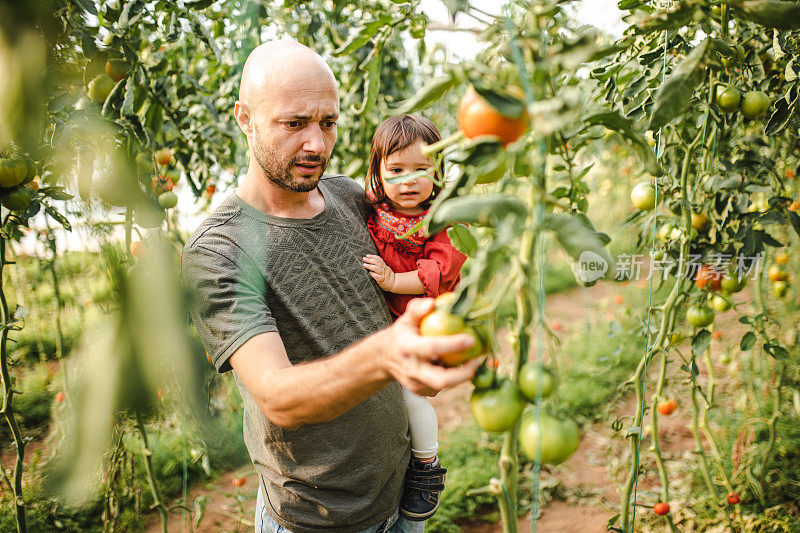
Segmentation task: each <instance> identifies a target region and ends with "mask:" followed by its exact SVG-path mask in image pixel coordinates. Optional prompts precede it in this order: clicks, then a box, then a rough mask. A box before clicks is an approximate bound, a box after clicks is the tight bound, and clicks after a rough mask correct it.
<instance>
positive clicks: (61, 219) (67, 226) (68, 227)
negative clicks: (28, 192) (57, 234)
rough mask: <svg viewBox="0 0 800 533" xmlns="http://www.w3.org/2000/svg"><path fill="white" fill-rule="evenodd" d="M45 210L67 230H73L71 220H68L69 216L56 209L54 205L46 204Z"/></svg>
mask: <svg viewBox="0 0 800 533" xmlns="http://www.w3.org/2000/svg"><path fill="white" fill-rule="evenodd" d="M44 210H45V212H46V213H47V214H48V215H50V216H51V217H52V218H53V220H55V221H56V222H58V223H59V224H61V225H62V226H63V227H64V229H65V230H67V231H72V225H71V224H70V223H69V220H67V217H65V216H64V215H62V214H61V213H59V212H58V211H56V210H55V208H53V206H50V205H46V206H44Z"/></svg>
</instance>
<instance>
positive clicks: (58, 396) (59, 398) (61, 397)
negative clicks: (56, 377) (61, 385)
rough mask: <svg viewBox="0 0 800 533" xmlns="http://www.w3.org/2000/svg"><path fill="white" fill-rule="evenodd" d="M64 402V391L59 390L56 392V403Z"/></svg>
mask: <svg viewBox="0 0 800 533" xmlns="http://www.w3.org/2000/svg"><path fill="white" fill-rule="evenodd" d="M63 402H64V393H63V392H62V391H58V392H57V393H56V403H57V404H60V403H63Z"/></svg>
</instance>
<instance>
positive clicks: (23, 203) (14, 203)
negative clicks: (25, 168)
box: [0, 185, 33, 212]
mask: <svg viewBox="0 0 800 533" xmlns="http://www.w3.org/2000/svg"><path fill="white" fill-rule="evenodd" d="M31 200H33V193H32V192H31V190H30V189H29V188H27V187H25V186H23V185H17V186H16V187H12V188H10V189H8V190H6V191H4V194H3V196H2V198H0V203H2V204H3V207H5V208H6V209H10V210H11V211H17V212H21V211H25V210H26V209H27V208H28V205H30V203H31Z"/></svg>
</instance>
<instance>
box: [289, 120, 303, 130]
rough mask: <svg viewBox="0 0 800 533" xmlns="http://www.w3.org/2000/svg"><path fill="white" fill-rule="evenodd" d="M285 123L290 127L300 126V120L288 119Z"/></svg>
mask: <svg viewBox="0 0 800 533" xmlns="http://www.w3.org/2000/svg"><path fill="white" fill-rule="evenodd" d="M286 125H287V126H289V127H290V128H299V127H300V121H299V120H290V121H289V122H287V123H286Z"/></svg>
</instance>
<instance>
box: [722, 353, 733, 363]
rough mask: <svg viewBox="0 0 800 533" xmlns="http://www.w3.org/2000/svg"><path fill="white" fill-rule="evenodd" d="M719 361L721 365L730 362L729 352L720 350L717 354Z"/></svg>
mask: <svg viewBox="0 0 800 533" xmlns="http://www.w3.org/2000/svg"><path fill="white" fill-rule="evenodd" d="M719 362H720V363H722V364H723V365H727V364H729V363H730V362H731V354H730V353H729V352H722V353H721V354H719Z"/></svg>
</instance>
